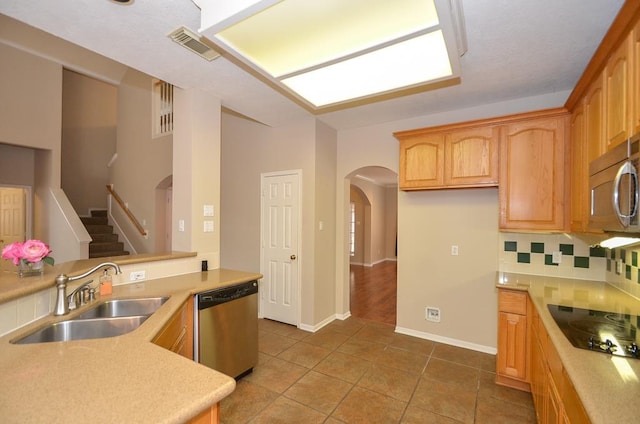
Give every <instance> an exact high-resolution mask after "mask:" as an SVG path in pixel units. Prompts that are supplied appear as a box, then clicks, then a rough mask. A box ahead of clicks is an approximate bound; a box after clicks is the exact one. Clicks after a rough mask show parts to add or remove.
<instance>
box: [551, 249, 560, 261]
mask: <svg viewBox="0 0 640 424" xmlns="http://www.w3.org/2000/svg"><path fill="white" fill-rule="evenodd" d="M551 263H554V264H559V263H562V252H561V251H555V252H553V253H551Z"/></svg>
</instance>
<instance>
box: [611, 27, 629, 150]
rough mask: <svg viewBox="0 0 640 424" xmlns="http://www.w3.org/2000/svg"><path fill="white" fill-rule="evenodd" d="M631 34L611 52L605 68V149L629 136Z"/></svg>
mask: <svg viewBox="0 0 640 424" xmlns="http://www.w3.org/2000/svg"><path fill="white" fill-rule="evenodd" d="M632 35H633V32H632V33H631V34H629V36H627V37H626V38H625V39H624V41H623V42H622V43H621V44H620V46H618V48H617V49H616V50H615V51H614V52H613V53H612V54H611V56H610V57H609V60H608V61H607V66H606V68H605V76H606V81H605V87H606V98H605V101H606V104H605V115H606V122H605V124H606V139H607V149H612V148H613V147H615V146H617V145H618V144H620V143H622V142H623V141H625V140H626V139H627V138H629V137H630V136H631V135H632V134H631V128H630V127H631V125H630V123H631V122H630V121H631V120H630V119H629V118H630V111H631V108H630V103H631V101H630V100H631V97H632V96H631V84H630V82H631V72H630V69H631V58H632V55H631V53H632V49H631V46H632V43H631V41H632Z"/></svg>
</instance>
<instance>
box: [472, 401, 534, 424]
mask: <svg viewBox="0 0 640 424" xmlns="http://www.w3.org/2000/svg"><path fill="white" fill-rule="evenodd" d="M475 422H476V423H477V424H535V423H536V412H535V410H534V409H533V408H524V407H522V406H521V405H517V404H514V403H510V402H505V401H503V400H500V399H498V398H493V397H480V398H478V405H477V407H476V421H475Z"/></svg>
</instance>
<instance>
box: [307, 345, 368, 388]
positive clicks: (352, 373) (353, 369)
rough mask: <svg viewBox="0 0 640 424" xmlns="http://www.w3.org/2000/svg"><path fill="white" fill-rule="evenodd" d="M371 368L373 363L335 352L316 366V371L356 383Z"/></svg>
mask: <svg viewBox="0 0 640 424" xmlns="http://www.w3.org/2000/svg"><path fill="white" fill-rule="evenodd" d="M370 366H371V362H369V361H366V360H364V359H361V358H358V357H355V356H351V355H347V354H345V353H340V352H333V353H331V354H330V355H329V356H327V357H326V358H324V359H323V360H322V361H321V362H320V363H319V364H318V365H316V366H315V368H314V371H317V372H321V373H323V374H326V375H329V376H332V377H337V378H339V379H341V380H345V381H347V382H349V383H355V382H357V381H358V380H359V379H360V377H362V376H363V375H364V373H365V372H367V370H368V369H369V367H370Z"/></svg>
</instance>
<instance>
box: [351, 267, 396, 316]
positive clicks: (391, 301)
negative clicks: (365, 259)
mask: <svg viewBox="0 0 640 424" xmlns="http://www.w3.org/2000/svg"><path fill="white" fill-rule="evenodd" d="M397 269H398V267H397V262H395V261H385V262H382V263H380V264H377V265H374V266H372V267H367V266H362V265H351V266H350V278H349V284H350V288H351V302H350V308H351V315H352V316H354V317H356V318H362V319H367V320H371V321H377V322H383V323H385V324H392V325H395V324H396V305H397V293H396V292H397V284H396V274H397Z"/></svg>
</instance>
